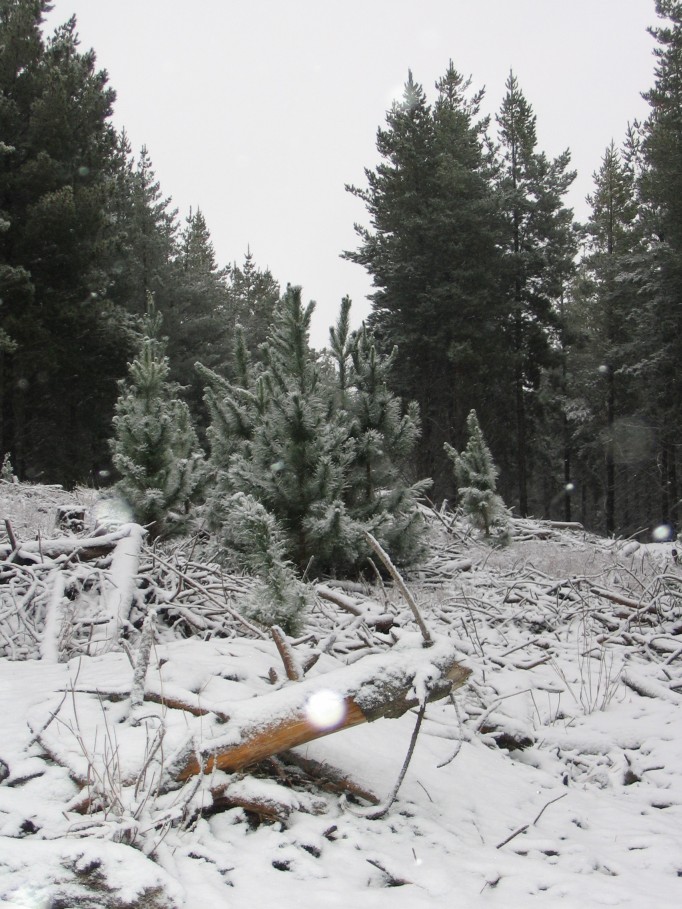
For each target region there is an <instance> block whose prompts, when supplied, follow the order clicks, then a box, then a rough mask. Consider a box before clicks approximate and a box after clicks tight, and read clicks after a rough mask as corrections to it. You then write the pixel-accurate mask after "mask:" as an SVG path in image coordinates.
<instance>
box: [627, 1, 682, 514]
mask: <svg viewBox="0 0 682 909" xmlns="http://www.w3.org/2000/svg"><path fill="white" fill-rule="evenodd" d="M656 12H657V14H658V16H659V17H660V19H661V20H662V21H661V23H660V24H659V25H658V26H657V27H655V28H652V29H650V32H651V34H652V35H653V37H654V38H655V39H656V42H657V47H656V48H655V49H654V55H655V57H656V68H655V82H654V85H653V87H652V88H651V89H650V90H649V91H648V92H646V93H645V94H644V98H645V99H646V100H647V101H648V103H649V105H650V109H651V110H650V114H649V116H648V117H647V119H646V121H645V122H644V124H643V125H642V145H641V160H642V165H643V167H642V173H641V175H640V179H639V189H640V201H641V204H642V213H643V219H644V222H645V227H646V231H647V240H648V244H647V249H646V251H645V254H644V255H643V256H641V257H640V259H639V261H638V263H637V267H636V268H635V269H634V275H633V278H634V280H635V281H636V284H637V286H638V288H639V290H640V306H639V309H638V316H639V318H638V322H637V336H638V339H639V345H638V358H637V361H636V367H637V372H638V374H639V376H640V378H641V380H642V386H643V388H644V389H645V392H646V405H647V419H648V421H649V423H650V425H652V427H653V430H654V432H655V435H656V445H657V448H658V453H657V458H656V461H657V468H658V473H659V484H658V485H659V505H658V518H657V520H658V521H664V522H669V523H671V524H672V525H673V526H675V525H676V524H677V522H678V521H679V518H680V481H679V475H680V470H682V448H681V446H680V438H681V437H682V408H680V401H681V400H682V371H681V370H680V368H679V364H680V362H681V361H682V307H681V306H680V299H681V298H682V169H681V168H680V160H681V159H682V3H680V0H656Z"/></svg>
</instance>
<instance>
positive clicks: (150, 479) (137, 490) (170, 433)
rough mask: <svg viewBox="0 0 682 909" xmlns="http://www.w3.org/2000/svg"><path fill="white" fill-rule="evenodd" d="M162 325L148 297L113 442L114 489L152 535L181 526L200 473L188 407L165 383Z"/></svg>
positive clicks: (200, 460)
mask: <svg viewBox="0 0 682 909" xmlns="http://www.w3.org/2000/svg"><path fill="white" fill-rule="evenodd" d="M160 327H161V317H160V314H159V313H158V312H157V311H156V309H155V306H154V303H153V299H152V298H151V297H150V299H149V302H148V306H147V314H146V316H145V319H144V322H143V336H142V339H141V342H140V348H139V351H138V355H137V357H136V359H135V360H133V362H132V363H131V364H130V366H129V378H128V381H127V382H123V383H121V395H120V397H119V399H118V401H117V403H116V415H115V417H114V431H115V438H114V439H113V441H112V443H111V447H112V452H113V462H114V466H115V468H116V469H117V471H118V472H119V474H120V477H121V478H120V480H119V481H118V483H117V484H116V488H117V490H118V492H119V493H120V495H121V496H122V498H123V499H124V500H125V501H126V502H127V503H128V505H129V506H130V508H131V509H132V512H133V515H134V517H135V520H136V521H137V522H138V523H140V524H143V525H145V526H147V527H148V528H149V533H150V535H151V537H152V538H157V537H162V536H168V535H169V534H171V533H175V532H179V531H181V530H182V529H184V527H185V524H186V520H187V514H188V511H189V506H190V503H191V502H192V500H193V499H194V498H195V496H196V494H197V492H198V490H199V488H200V485H201V481H202V473H203V456H202V454H201V452H200V451H199V446H198V442H197V438H196V434H195V432H194V429H193V427H192V422H191V418H190V414H189V410H188V408H187V405H186V404H185V403H184V402H183V401H181V400H179V399H178V396H177V387H176V386H174V385H173V384H171V383H169V381H168V376H169V372H170V369H169V365H168V359H167V357H166V356H165V355H164V345H163V342H162V341H161V340H160V339H159V331H160Z"/></svg>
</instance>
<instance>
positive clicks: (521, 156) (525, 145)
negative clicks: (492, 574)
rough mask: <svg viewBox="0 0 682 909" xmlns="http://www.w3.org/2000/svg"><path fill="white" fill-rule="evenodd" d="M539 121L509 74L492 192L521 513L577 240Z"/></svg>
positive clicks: (564, 166) (562, 160)
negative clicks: (536, 394) (497, 214)
mask: <svg viewBox="0 0 682 909" xmlns="http://www.w3.org/2000/svg"><path fill="white" fill-rule="evenodd" d="M536 119H537V118H536V116H535V114H534V113H533V109H532V107H531V105H530V104H529V103H528V101H527V100H526V98H525V96H524V94H523V92H522V91H521V89H520V88H519V84H518V81H517V79H516V77H515V76H514V74H513V73H510V75H509V78H508V80H507V83H506V94H505V97H504V99H503V102H502V107H501V109H500V113H499V115H498V117H497V122H498V125H499V137H500V149H499V159H500V160H499V163H498V173H497V193H498V201H499V205H500V211H501V213H502V217H503V224H504V230H503V234H502V249H503V253H504V257H503V263H502V271H501V282H500V283H501V290H502V293H503V295H504V297H505V300H506V309H507V317H506V320H505V322H506V325H505V329H506V330H505V333H506V336H507V352H508V355H507V357H506V362H507V363H509V367H510V374H509V377H510V380H511V381H510V382H509V385H510V386H511V388H512V389H513V395H514V398H513V401H511V402H509V403H510V405H511V406H510V410H511V411H512V412H513V413H514V415H515V441H516V445H515V449H516V473H517V483H518V501H519V510H520V512H521V514H522V515H526V514H528V509H529V474H530V470H529V464H528V460H527V452H528V451H529V450H530V440H531V437H532V407H531V400H532V398H531V395H529V393H528V390H529V389H533V390H534V391H536V390H537V388H538V387H539V383H540V376H541V368H542V367H543V366H548V365H549V364H550V363H551V360H552V357H551V352H552V334H553V333H554V332H555V331H556V329H557V309H556V306H555V304H556V302H557V301H558V300H559V298H560V296H561V293H562V290H563V289H564V287H565V285H566V283H567V281H568V278H569V277H570V275H571V273H572V269H573V257H574V256H575V253H576V249H577V235H576V234H575V232H574V230H573V217H572V212H571V211H570V209H567V208H566V207H565V206H564V205H563V202H562V198H563V196H564V195H565V193H566V192H567V190H568V188H569V186H570V185H571V183H572V182H573V180H574V179H575V171H571V170H568V165H569V162H570V153H569V152H568V151H565V152H564V153H563V154H561V155H560V156H559V157H557V158H555V159H554V160H552V161H550V160H549V159H548V158H547V157H546V155H545V154H544V153H542V152H540V151H538V149H537V133H536Z"/></svg>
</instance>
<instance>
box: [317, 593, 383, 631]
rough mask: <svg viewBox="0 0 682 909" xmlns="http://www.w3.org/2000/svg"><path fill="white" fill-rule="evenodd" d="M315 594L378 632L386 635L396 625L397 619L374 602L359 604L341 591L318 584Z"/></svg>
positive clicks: (367, 601) (368, 601)
mask: <svg viewBox="0 0 682 909" xmlns="http://www.w3.org/2000/svg"><path fill="white" fill-rule="evenodd" d="M315 593H316V594H317V595H318V597H320V599H322V600H327V601H328V602H330V603H333V604H334V605H335V606H338V607H339V608H340V609H343V610H344V611H345V612H349V613H350V614H351V615H354V616H357V617H359V618H361V619H362V620H363V622H364V623H365V624H366V625H368V626H369V627H370V628H376V630H377V631H381V632H384V633H385V632H387V631H389V630H390V629H391V628H392V627H393V625H394V623H395V617H394V616H392V615H390V613H387V612H385V611H384V610H382V608H381V606H380V605H379V604H378V603H374V602H373V601H372V600H366V601H365V602H361V603H358V602H357V601H356V600H355V599H354V598H353V597H349V596H348V595H347V594H345V593H343V592H342V591H340V590H334V589H333V588H331V587H328V586H327V585H326V584H317V586H316V587H315Z"/></svg>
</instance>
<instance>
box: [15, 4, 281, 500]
mask: <svg viewBox="0 0 682 909" xmlns="http://www.w3.org/2000/svg"><path fill="white" fill-rule="evenodd" d="M49 9H50V4H49V2H48V0H2V2H0V458H1V457H3V456H5V455H9V457H10V459H11V463H12V466H13V469H14V472H15V473H16V474H17V475H18V476H19V477H20V478H22V479H28V480H40V481H42V482H61V483H65V484H66V485H69V486H70V485H73V484H75V483H77V482H83V481H94V482H98V481H99V482H101V481H102V479H103V477H106V476H107V475H108V473H110V468H111V452H110V448H109V439H110V438H111V436H112V417H113V414H114V404H115V401H116V399H117V397H118V394H119V388H118V381H119V380H120V379H122V378H123V377H124V376H125V374H126V366H127V363H128V362H129V361H130V360H131V359H132V358H133V355H134V352H135V350H136V348H137V345H138V334H139V328H140V319H141V318H142V316H143V315H144V313H145V310H146V306H147V298H148V294H150V293H151V294H153V295H154V299H155V301H156V306H157V307H158V309H159V310H160V311H161V312H162V313H163V316H164V333H165V334H166V335H167V336H168V351H169V355H170V362H171V364H172V365H171V377H172V379H173V380H174V381H175V382H177V383H179V384H180V385H181V386H183V391H182V394H183V396H184V397H185V399H186V401H187V402H188V404H189V405H190V407H191V408H192V411H193V413H194V414H195V417H196V419H197V420H198V421H199V423H200V424H201V426H205V424H206V422H207V418H206V416H205V415H204V414H203V413H202V410H201V408H202V406H203V405H202V394H203V389H202V387H201V384H200V382H199V379H198V376H197V374H196V372H195V370H194V362H195V361H196V360H197V359H199V358H200V359H201V360H202V362H204V363H205V364H206V366H208V367H214V368H218V369H220V370H221V371H222V372H224V373H226V374H227V373H229V371H230V369H231V358H232V348H233V343H232V337H233V329H234V326H235V324H237V323H238V322H239V323H240V324H242V325H243V326H244V329H245V331H246V335H247V337H248V344H249V346H250V347H252V349H254V350H255V349H256V347H257V345H258V344H259V343H260V342H261V341H262V340H263V339H264V337H265V333H266V331H267V328H268V325H269V323H270V320H271V314H272V310H273V307H274V305H275V303H276V301H277V300H278V299H279V296H280V291H279V287H278V285H277V282H276V281H275V280H274V279H273V277H272V275H271V274H270V273H269V272H268V271H267V270H261V269H259V268H258V267H257V265H256V263H255V262H254V259H253V256H252V255H251V254H250V253H249V252H247V254H246V257H245V258H244V259H243V260H242V262H241V263H240V264H239V265H237V264H233V265H231V266H227V267H219V266H218V264H217V262H216V258H215V254H214V250H213V247H212V244H211V238H210V234H209V230H208V228H207V225H206V221H205V219H204V217H203V214H202V212H201V211H200V209H198V208H197V210H196V211H193V212H190V214H189V216H188V217H186V218H185V219H184V220H181V219H179V217H178V213H177V211H175V210H173V209H172V207H171V201H170V199H168V198H166V197H164V195H163V194H162V192H161V188H160V186H159V183H158V181H157V180H156V177H155V174H154V170H153V166H152V162H151V160H150V156H149V154H148V152H147V151H146V149H145V148H143V149H142V151H141V152H140V154H139V155H137V156H134V155H133V153H132V150H131V148H130V145H129V142H128V139H127V137H126V135H125V133H124V132H121V133H119V132H117V131H116V130H115V129H114V127H113V126H112V124H111V122H110V119H111V114H112V106H113V103H114V100H115V93H114V91H113V90H112V89H111V88H110V87H109V86H108V83H107V75H106V73H105V72H102V71H98V70H97V68H96V65H95V55H94V53H93V52H92V51H87V52H83V51H82V50H81V49H80V48H79V42H78V37H77V33H76V23H75V19H71V20H70V21H69V22H67V23H66V24H65V25H63V26H62V27H60V28H58V29H57V30H56V31H55V33H54V34H53V35H52V36H51V37H48V38H45V37H44V36H43V28H42V25H43V21H44V17H45V14H46V13H47V12H48V11H49Z"/></svg>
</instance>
